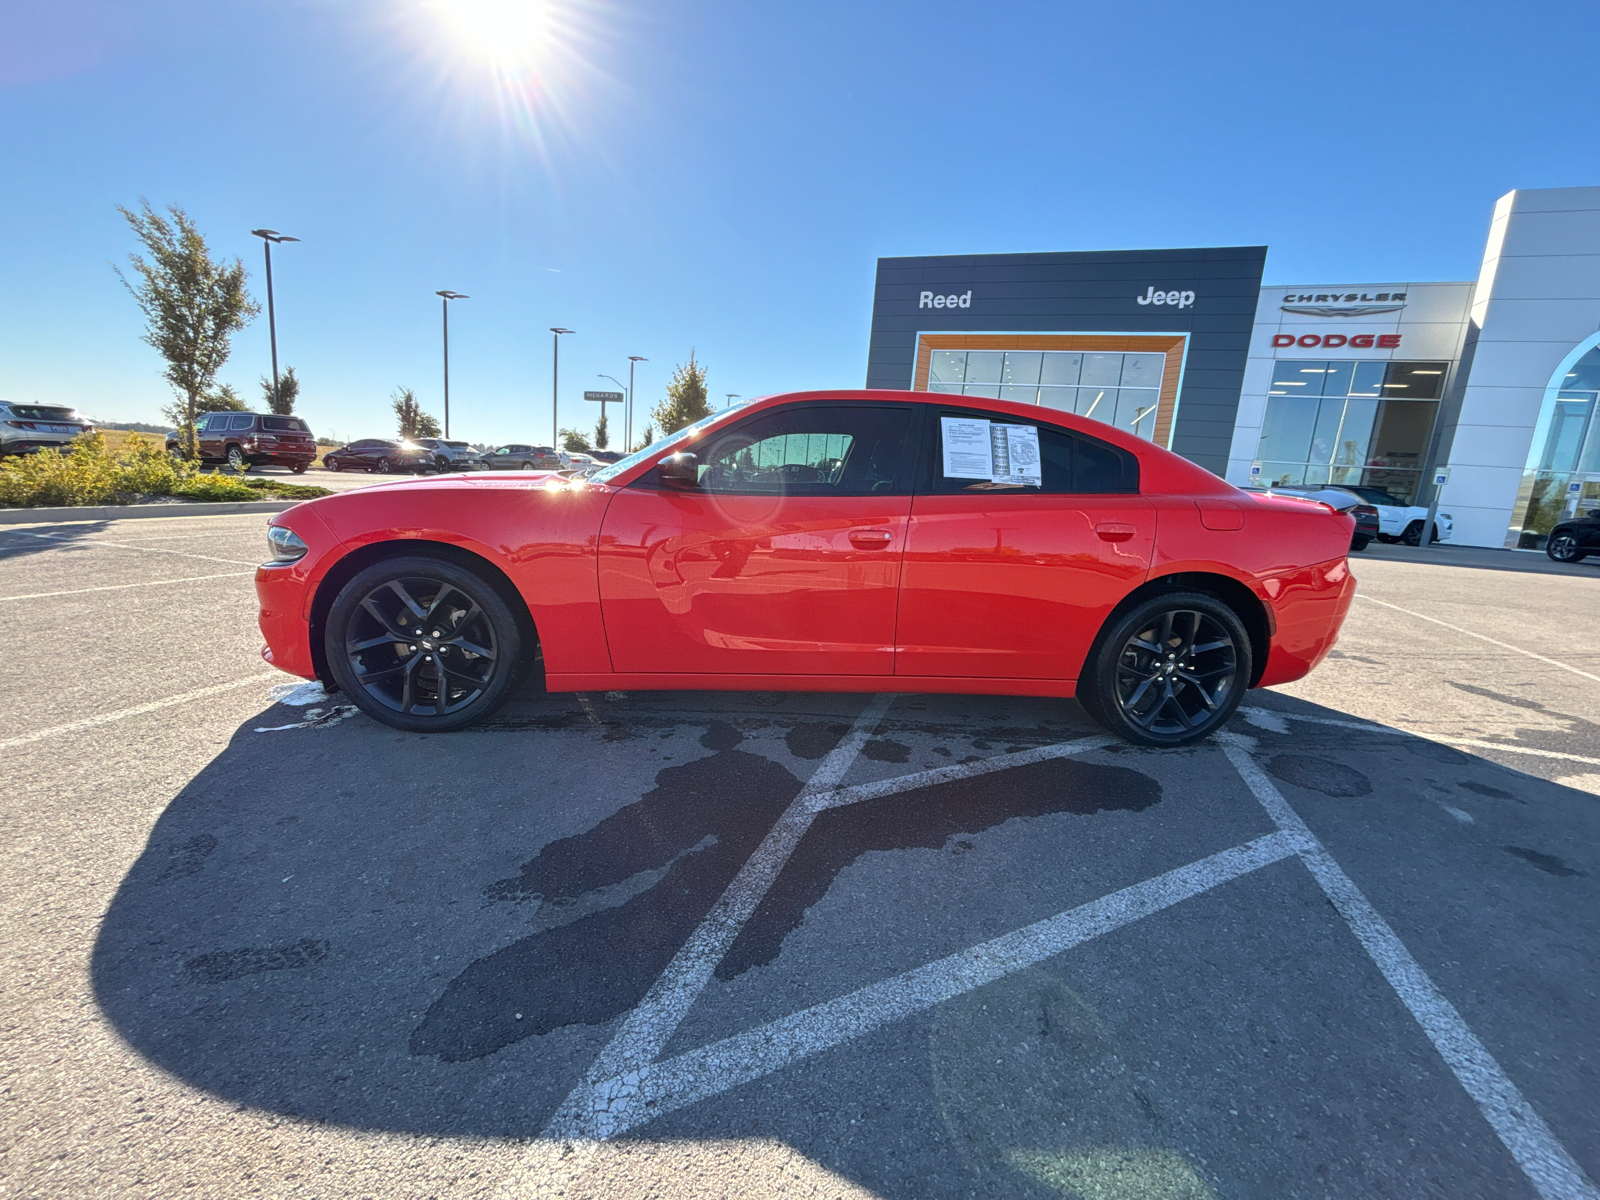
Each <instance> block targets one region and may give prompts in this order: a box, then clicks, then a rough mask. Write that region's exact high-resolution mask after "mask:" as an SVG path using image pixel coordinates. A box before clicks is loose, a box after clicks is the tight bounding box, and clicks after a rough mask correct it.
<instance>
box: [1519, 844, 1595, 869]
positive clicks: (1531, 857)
mask: <svg viewBox="0 0 1600 1200" xmlns="http://www.w3.org/2000/svg"><path fill="white" fill-rule="evenodd" d="M1501 849H1502V850H1504V851H1505V852H1506V853H1507V854H1515V855H1516V856H1517V857H1518V858H1520V859H1522V860H1523V861H1524V862H1529V863H1532V864H1533V865H1534V866H1536V867H1538V868H1539V870H1541V871H1544V872H1546V873H1548V874H1550V875H1560V876H1563V877H1571V876H1574V875H1576V876H1579V877H1582V876H1583V875H1584V872H1582V871H1580V870H1578V869H1577V868H1576V867H1569V866H1567V864H1566V863H1564V862H1562V861H1561V860H1560V859H1559V858H1557V857H1556V856H1555V855H1554V854H1545V853H1543V852H1541V851H1538V850H1530V849H1529V848H1528V847H1527V846H1502V847H1501Z"/></svg>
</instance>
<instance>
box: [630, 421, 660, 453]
mask: <svg viewBox="0 0 1600 1200" xmlns="http://www.w3.org/2000/svg"><path fill="white" fill-rule="evenodd" d="M639 439H640V440H639V444H638V445H637V446H635V447H634V449H635V450H643V449H644V448H645V447H646V446H648V445H649V444H650V443H651V442H653V441H655V440H656V427H655V426H654V425H646V426H645V427H644V432H643V433H641V434H640V435H639Z"/></svg>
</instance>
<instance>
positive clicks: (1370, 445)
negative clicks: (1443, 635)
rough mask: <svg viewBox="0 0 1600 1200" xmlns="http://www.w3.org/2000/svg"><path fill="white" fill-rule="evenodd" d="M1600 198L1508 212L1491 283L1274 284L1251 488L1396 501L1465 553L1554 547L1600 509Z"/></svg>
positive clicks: (1528, 194) (1233, 462)
mask: <svg viewBox="0 0 1600 1200" xmlns="http://www.w3.org/2000/svg"><path fill="white" fill-rule="evenodd" d="M1597 409H1600V187H1593V188H1543V189H1535V190H1521V191H1515V192H1511V193H1508V194H1507V195H1505V196H1503V197H1501V199H1500V200H1499V202H1498V203H1497V204H1496V205H1495V209H1494V215H1493V219H1492V221H1491V223H1490V228H1489V237H1488V242H1487V245H1486V247H1485V250H1484V255H1483V266H1482V270H1481V271H1480V273H1479V276H1478V279H1477V280H1476V282H1472V281H1463V282H1454V283H1434V282H1415V281H1390V282H1387V283H1360V284H1350V283H1336V284H1308V285H1298V284H1297V285H1289V286H1282V287H1263V288H1262V290H1261V295H1260V300H1259V302H1258V305H1257V309H1256V315H1255V323H1254V326H1253V329H1252V333H1251V338H1250V348H1249V354H1248V358H1247V362H1246V367H1245V375H1244V381H1243V387H1242V388H1241V392H1240V397H1239V407H1238V412H1237V416H1236V418H1235V423H1234V432H1233V440H1232V445H1231V448H1230V451H1229V455H1228V467H1227V477H1228V479H1229V480H1230V481H1231V482H1233V483H1236V484H1246V483H1250V482H1252V481H1260V482H1267V483H1274V482H1276V483H1306V484H1314V483H1334V484H1340V483H1343V484H1350V485H1364V486H1367V487H1377V488H1382V489H1383V490H1385V491H1388V492H1390V493H1392V494H1393V495H1395V496H1396V497H1398V498H1400V499H1402V500H1404V501H1406V502H1407V503H1417V504H1427V503H1429V501H1430V500H1431V499H1432V498H1433V491H1434V489H1433V487H1432V484H1431V482H1430V480H1431V477H1432V474H1433V470H1434V468H1435V467H1437V466H1441V465H1442V466H1448V467H1449V468H1450V471H1449V479H1448V481H1447V482H1446V484H1445V485H1444V488H1443V492H1442V495H1441V496H1440V503H1441V507H1443V508H1444V509H1445V510H1446V511H1448V512H1450V513H1451V514H1452V516H1453V517H1454V520H1455V531H1456V532H1455V537H1454V539H1453V540H1454V541H1455V542H1456V543H1458V544H1463V545H1474V546H1497V547H1498V546H1509V547H1522V548H1538V547H1539V546H1542V545H1543V538H1544V535H1545V534H1546V533H1548V531H1549V529H1550V527H1551V526H1552V525H1553V524H1554V523H1555V522H1556V521H1557V520H1559V519H1560V518H1561V517H1562V516H1564V515H1567V514H1570V513H1571V512H1573V511H1575V510H1576V509H1577V508H1579V507H1580V506H1581V507H1583V508H1585V509H1587V508H1588V507H1594V506H1597V505H1600V419H1597V418H1600V412H1597Z"/></svg>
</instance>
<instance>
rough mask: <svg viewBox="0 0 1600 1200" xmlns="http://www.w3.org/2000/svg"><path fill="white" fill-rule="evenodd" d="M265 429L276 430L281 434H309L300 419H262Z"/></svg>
mask: <svg viewBox="0 0 1600 1200" xmlns="http://www.w3.org/2000/svg"><path fill="white" fill-rule="evenodd" d="M261 427H262V428H263V429H275V430H277V431H278V432H280V433H309V432H310V430H308V429H307V428H306V426H305V422H304V421H302V420H300V418H299V417H262V418H261Z"/></svg>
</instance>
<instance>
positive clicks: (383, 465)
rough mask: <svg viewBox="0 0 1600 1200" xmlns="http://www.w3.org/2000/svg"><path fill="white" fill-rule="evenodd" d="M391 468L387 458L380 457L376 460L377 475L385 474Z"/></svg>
mask: <svg viewBox="0 0 1600 1200" xmlns="http://www.w3.org/2000/svg"><path fill="white" fill-rule="evenodd" d="M391 469H392V468H391V466H390V464H389V460H388V459H387V458H380V459H379V460H378V474H379V475H387V474H388V473H389V472H390V470H391Z"/></svg>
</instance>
